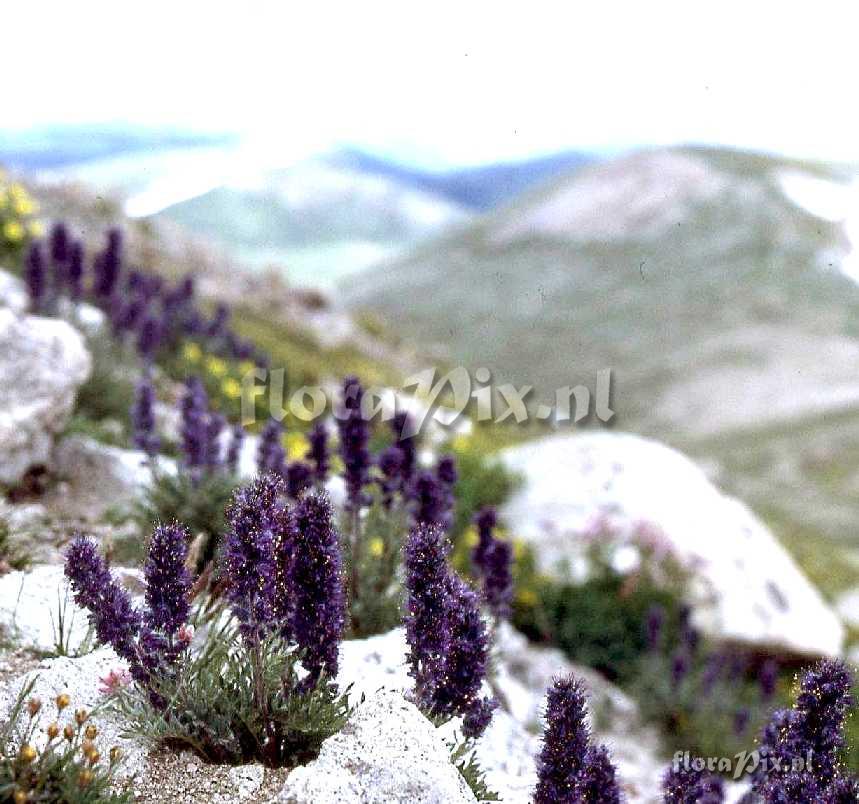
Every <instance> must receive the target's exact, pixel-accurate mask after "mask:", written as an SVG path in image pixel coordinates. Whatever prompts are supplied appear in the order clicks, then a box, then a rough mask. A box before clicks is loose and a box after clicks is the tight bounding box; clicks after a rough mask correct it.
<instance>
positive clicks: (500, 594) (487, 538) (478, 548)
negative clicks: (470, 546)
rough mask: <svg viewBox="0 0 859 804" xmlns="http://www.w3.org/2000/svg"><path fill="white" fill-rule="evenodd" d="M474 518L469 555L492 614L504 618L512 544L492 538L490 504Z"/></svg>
mask: <svg viewBox="0 0 859 804" xmlns="http://www.w3.org/2000/svg"><path fill="white" fill-rule="evenodd" d="M474 521H475V525H476V526H477V534H478V536H477V544H476V545H475V547H474V551H473V552H472V554H471V558H472V561H473V562H474V566H475V569H476V571H477V575H478V576H479V577H480V579H481V581H482V582H483V597H484V599H485V600H486V603H487V605H488V606H489V610H490V611H491V612H492V614H493V615H494V616H495V617H497V618H499V619H506V618H507V617H509V616H510V603H511V601H512V600H513V548H512V546H511V545H510V544H509V543H508V542H505V541H502V540H501V539H496V538H495V534H494V533H493V531H494V528H495V525H496V523H497V516H496V514H495V509H494V508H491V507H486V508H483V509H482V510H481V511H480V512H479V513H478V515H477V516H476V517H475V520H474Z"/></svg>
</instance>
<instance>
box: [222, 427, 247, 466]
mask: <svg viewBox="0 0 859 804" xmlns="http://www.w3.org/2000/svg"><path fill="white" fill-rule="evenodd" d="M244 443H245V429H244V427H242V426H241V425H240V424H236V425H233V427H232V430H231V431H230V445H229V447H227V455H226V458H225V459H224V465H225V466H226V469H227V471H228V472H229V473H230V474H231V475H235V474H238V471H239V458H241V454H242V445H243V444H244Z"/></svg>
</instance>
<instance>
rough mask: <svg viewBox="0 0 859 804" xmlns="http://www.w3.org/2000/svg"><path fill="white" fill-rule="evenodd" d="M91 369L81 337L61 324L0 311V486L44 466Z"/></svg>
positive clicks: (8, 310) (64, 324) (67, 325)
mask: <svg viewBox="0 0 859 804" xmlns="http://www.w3.org/2000/svg"><path fill="white" fill-rule="evenodd" d="M91 370H92V360H91V358H90V354H89V352H88V351H87V348H86V346H85V344H84V339H83V337H82V336H81V335H80V333H78V332H77V331H76V330H75V329H74V328H72V327H71V326H70V325H69V324H67V323H66V322H65V321H60V320H58V319H53V318H42V317H39V316H29V315H28V316H19V315H16V313H15V312H13V310H11V309H9V308H0V482H2V483H9V484H13V483H16V482H18V481H19V480H20V479H21V477H22V476H23V475H24V473H25V472H26V471H27V470H28V469H29V468H30V467H32V466H37V465H39V464H45V463H47V462H48V460H49V458H50V454H51V446H52V444H53V437H54V435H55V434H56V433H58V432H60V431H61V430H62V429H63V427H64V426H65V424H66V421H67V420H68V417H69V415H70V414H71V412H72V408H73V407H74V401H75V393H76V391H77V389H78V388H79V387H80V386H81V385H82V384H83V383H84V382H85V381H86V379H87V378H88V377H89V374H90V371H91Z"/></svg>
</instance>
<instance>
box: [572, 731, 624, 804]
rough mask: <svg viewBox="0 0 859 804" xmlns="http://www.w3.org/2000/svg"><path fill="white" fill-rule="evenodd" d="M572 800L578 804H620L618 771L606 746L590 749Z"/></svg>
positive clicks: (596, 746)
mask: <svg viewBox="0 0 859 804" xmlns="http://www.w3.org/2000/svg"><path fill="white" fill-rule="evenodd" d="M570 800H571V801H574V802H576V804H579V802H581V804H620V802H621V797H620V786H619V785H618V782H617V770H616V769H615V767H614V764H613V763H612V761H611V756H610V755H609V752H608V749H607V748H606V747H605V746H604V745H591V746H589V747H588V750H587V751H586V752H585V758H584V761H583V762H582V769H581V770H580V771H579V773H578V776H577V777H576V781H575V784H574V785H573V797H572V798H571V799H570Z"/></svg>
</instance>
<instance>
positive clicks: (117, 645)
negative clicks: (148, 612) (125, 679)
mask: <svg viewBox="0 0 859 804" xmlns="http://www.w3.org/2000/svg"><path fill="white" fill-rule="evenodd" d="M65 575H66V578H68V579H69V582H70V583H71V587H72V591H73V593H74V599H75V603H77V604H78V606H80V607H81V608H84V609H87V610H88V611H89V620H90V623H91V624H92V626H93V628H94V629H95V633H96V636H97V637H98V640H99V641H100V642H103V643H105V644H107V645H110V646H111V647H112V648H113V649H114V650H115V651H116V653H117V655H118V656H120V657H122V658H123V659H125V660H126V661H127V662H128V663H129V664H130V665H132V672H134V667H135V666H136V665H137V666H139V659H138V654H137V648H136V645H135V640H136V638H137V636H138V633H139V631H140V628H141V625H142V620H141V616H140V614H139V613H138V612H137V611H136V610H135V608H134V607H133V606H132V605H131V597H130V596H129V594H128V592H126V591H125V590H124V589H123V588H122V587H121V586H120V585H119V584H118V583H117V582H116V581H115V580H114V579H113V578H112V577H111V574H110V570H109V569H108V567H107V564H106V562H105V561H104V559H103V558H102V557H101V556H100V555H99V554H98V550H97V549H96V546H95V544H94V543H93V542H92V541H90V540H89V539H87V538H86V537H84V536H77V537H75V539H74V541H72V543H71V545H70V546H69V549H68V552H67V553H66V564H65Z"/></svg>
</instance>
